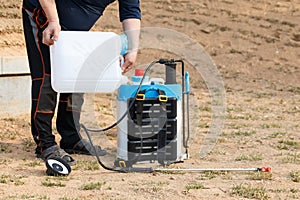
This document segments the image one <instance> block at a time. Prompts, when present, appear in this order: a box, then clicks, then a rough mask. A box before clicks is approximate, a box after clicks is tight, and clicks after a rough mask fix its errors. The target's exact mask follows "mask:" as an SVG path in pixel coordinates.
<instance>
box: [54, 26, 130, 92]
mask: <svg viewBox="0 0 300 200" xmlns="http://www.w3.org/2000/svg"><path fill="white" fill-rule="evenodd" d="M121 52H124V37H122V36H120V35H118V34H116V33H113V32H84V31H61V32H60V35H59V40H58V41H57V42H55V44H54V45H52V46H51V47H50V55H51V84H52V87H53V89H54V90H55V91H57V92H59V93H69V92H71V93H94V92H113V91H115V90H116V89H117V88H118V87H119V86H120V85H121V84H124V83H125V82H127V77H125V76H123V75H122V69H121V67H120V54H121Z"/></svg>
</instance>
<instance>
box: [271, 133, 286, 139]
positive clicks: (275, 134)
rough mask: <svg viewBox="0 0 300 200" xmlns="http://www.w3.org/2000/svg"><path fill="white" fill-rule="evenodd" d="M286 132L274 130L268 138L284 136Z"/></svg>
mask: <svg viewBox="0 0 300 200" xmlns="http://www.w3.org/2000/svg"><path fill="white" fill-rule="evenodd" d="M286 135H287V133H286V132H275V133H273V134H272V135H271V136H270V138H278V137H283V136H286Z"/></svg>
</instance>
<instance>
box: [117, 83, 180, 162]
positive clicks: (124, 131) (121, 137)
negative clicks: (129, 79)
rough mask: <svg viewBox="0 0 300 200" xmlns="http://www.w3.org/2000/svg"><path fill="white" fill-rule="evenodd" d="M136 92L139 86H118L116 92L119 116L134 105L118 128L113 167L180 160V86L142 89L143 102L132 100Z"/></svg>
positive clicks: (143, 86)
mask: <svg viewBox="0 0 300 200" xmlns="http://www.w3.org/2000/svg"><path fill="white" fill-rule="evenodd" d="M137 89H138V85H121V86H120V88H119V93H118V102H119V104H118V111H119V112H118V113H119V115H120V116H121V115H122V113H123V112H122V111H124V110H126V109H127V108H128V107H129V105H131V104H132V102H133V101H135V103H134V104H133V107H132V108H130V110H129V114H128V115H127V117H126V118H124V119H123V120H122V122H121V124H120V125H119V127H118V156H117V159H116V161H115V165H116V166H123V167H124V165H126V166H127V167H128V166H129V167H130V166H132V165H133V164H135V163H137V162H144V161H148V162H155V161H158V162H159V163H161V164H165V163H166V162H169V163H172V162H176V161H178V160H181V158H180V157H181V156H182V152H181V145H182V138H181V133H182V131H181V129H182V127H181V126H182V118H181V112H182V110H181V100H182V88H181V85H180V84H167V85H163V84H155V83H153V82H152V83H151V84H148V85H142V86H141V88H140V91H139V94H141V93H142V97H143V98H142V99H138V98H136V99H134V97H135V96H136V92H137ZM162 94H163V95H162ZM161 96H163V97H164V98H163V99H161V98H160V97H161ZM164 113H165V114H164ZM162 116H164V117H165V118H162Z"/></svg>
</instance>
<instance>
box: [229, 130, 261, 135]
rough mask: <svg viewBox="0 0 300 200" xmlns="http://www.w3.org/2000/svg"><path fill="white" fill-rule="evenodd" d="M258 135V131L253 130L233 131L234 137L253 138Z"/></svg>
mask: <svg viewBox="0 0 300 200" xmlns="http://www.w3.org/2000/svg"><path fill="white" fill-rule="evenodd" d="M254 134H256V130H251V131H240V130H239V131H233V132H232V135H234V136H251V135H254Z"/></svg>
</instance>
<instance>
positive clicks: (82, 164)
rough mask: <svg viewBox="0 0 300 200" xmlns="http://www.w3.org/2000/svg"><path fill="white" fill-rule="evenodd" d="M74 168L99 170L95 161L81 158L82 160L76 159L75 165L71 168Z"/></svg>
mask: <svg viewBox="0 0 300 200" xmlns="http://www.w3.org/2000/svg"><path fill="white" fill-rule="evenodd" d="M73 169H74V170H90V171H95V170H99V169H100V166H99V163H98V162H97V161H88V160H83V161H78V162H77V163H76V166H74V168H73Z"/></svg>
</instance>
